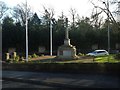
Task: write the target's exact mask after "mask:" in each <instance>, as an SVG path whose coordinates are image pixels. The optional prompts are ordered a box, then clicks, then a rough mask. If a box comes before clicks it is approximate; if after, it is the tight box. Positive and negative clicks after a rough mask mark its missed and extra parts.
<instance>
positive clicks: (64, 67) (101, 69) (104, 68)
mask: <svg viewBox="0 0 120 90" xmlns="http://www.w3.org/2000/svg"><path fill="white" fill-rule="evenodd" d="M2 69H3V70H20V71H37V72H39V71H40V72H64V73H102V74H119V72H120V63H36V64H35V63H21V64H20V63H4V64H3V65H2Z"/></svg>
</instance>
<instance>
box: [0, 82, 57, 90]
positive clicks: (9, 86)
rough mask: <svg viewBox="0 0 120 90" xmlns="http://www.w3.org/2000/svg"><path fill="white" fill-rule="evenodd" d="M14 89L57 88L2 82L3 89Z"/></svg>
mask: <svg viewBox="0 0 120 90" xmlns="http://www.w3.org/2000/svg"><path fill="white" fill-rule="evenodd" d="M8 88H9V89H12V88H33V89H34V88H42V89H54V88H56V87H50V86H45V85H35V84H32V83H31V84H30V83H23V82H15V81H7V80H3V81H2V89H8Z"/></svg>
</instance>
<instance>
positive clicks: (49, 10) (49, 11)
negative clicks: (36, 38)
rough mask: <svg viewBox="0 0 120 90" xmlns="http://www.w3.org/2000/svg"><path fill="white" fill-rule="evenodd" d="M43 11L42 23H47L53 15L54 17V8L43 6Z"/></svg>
mask: <svg viewBox="0 0 120 90" xmlns="http://www.w3.org/2000/svg"><path fill="white" fill-rule="evenodd" d="M43 8H44V13H43V19H44V20H43V24H49V23H50V20H53V17H54V14H55V12H54V9H53V8H46V7H44V6H43Z"/></svg>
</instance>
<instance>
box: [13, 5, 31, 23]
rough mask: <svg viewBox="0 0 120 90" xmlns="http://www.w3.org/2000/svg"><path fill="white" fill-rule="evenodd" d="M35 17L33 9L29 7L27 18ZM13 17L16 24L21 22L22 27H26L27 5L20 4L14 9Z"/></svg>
mask: <svg viewBox="0 0 120 90" xmlns="http://www.w3.org/2000/svg"><path fill="white" fill-rule="evenodd" d="M32 16H33V13H32V9H31V7H30V6H27V17H28V18H30V17H32ZM13 17H14V18H15V19H16V22H21V24H22V25H25V20H26V4H25V3H22V4H18V5H17V6H15V7H14V8H13Z"/></svg>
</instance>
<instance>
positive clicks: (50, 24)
mask: <svg viewBox="0 0 120 90" xmlns="http://www.w3.org/2000/svg"><path fill="white" fill-rule="evenodd" d="M50 56H52V20H51V19H50Z"/></svg>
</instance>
